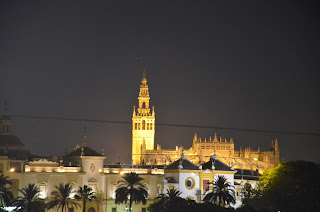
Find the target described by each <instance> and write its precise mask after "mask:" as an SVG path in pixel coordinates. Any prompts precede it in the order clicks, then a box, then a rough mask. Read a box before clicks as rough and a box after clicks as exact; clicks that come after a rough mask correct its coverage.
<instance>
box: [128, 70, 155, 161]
mask: <svg viewBox="0 0 320 212" xmlns="http://www.w3.org/2000/svg"><path fill="white" fill-rule="evenodd" d="M138 101H139V106H138V109H137V110H136V108H135V106H134V107H133V115H132V162H133V164H141V163H142V161H141V153H142V149H145V150H153V149H154V134H155V127H154V126H155V112H154V107H152V111H151V109H150V106H149V102H150V96H149V87H148V84H147V78H146V72H145V71H144V73H143V77H142V80H141V85H140V92H139V97H138Z"/></svg>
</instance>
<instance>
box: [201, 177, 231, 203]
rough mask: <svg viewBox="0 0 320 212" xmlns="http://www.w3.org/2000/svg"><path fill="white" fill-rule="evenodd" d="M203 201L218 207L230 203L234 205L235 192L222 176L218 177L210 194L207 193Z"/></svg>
mask: <svg viewBox="0 0 320 212" xmlns="http://www.w3.org/2000/svg"><path fill="white" fill-rule="evenodd" d="M203 201H205V202H211V203H213V204H217V205H219V206H222V207H224V206H226V205H230V203H232V204H235V203H236V200H235V191H234V189H233V186H232V185H231V184H230V183H228V182H227V179H226V178H225V177H224V176H218V177H217V179H216V180H215V182H214V183H213V189H212V192H210V193H208V194H207V195H206V196H205V197H204V199H203Z"/></svg>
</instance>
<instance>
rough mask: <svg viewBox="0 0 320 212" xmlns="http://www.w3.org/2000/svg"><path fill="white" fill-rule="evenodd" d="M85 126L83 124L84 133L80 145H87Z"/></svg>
mask: <svg viewBox="0 0 320 212" xmlns="http://www.w3.org/2000/svg"><path fill="white" fill-rule="evenodd" d="M87 146H88V142H87V126H84V134H83V141H82V147H87Z"/></svg>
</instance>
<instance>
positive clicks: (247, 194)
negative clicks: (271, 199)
mask: <svg viewBox="0 0 320 212" xmlns="http://www.w3.org/2000/svg"><path fill="white" fill-rule="evenodd" d="M255 194H256V190H255V189H254V188H252V186H251V184H250V183H245V184H244V186H243V188H242V189H241V201H242V205H247V204H248V203H249V202H250V200H251V199H252V198H253V197H254V196H255Z"/></svg>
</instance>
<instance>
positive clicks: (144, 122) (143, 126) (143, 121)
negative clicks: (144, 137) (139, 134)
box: [142, 120, 146, 130]
mask: <svg viewBox="0 0 320 212" xmlns="http://www.w3.org/2000/svg"><path fill="white" fill-rule="evenodd" d="M145 129H146V121H145V120H142V130H145Z"/></svg>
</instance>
